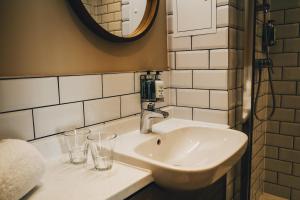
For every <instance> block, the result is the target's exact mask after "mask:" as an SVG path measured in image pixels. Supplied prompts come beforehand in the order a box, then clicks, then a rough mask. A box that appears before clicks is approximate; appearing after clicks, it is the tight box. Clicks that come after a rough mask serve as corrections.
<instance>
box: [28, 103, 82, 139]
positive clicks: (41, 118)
mask: <svg viewBox="0 0 300 200" xmlns="http://www.w3.org/2000/svg"><path fill="white" fill-rule="evenodd" d="M33 116H34V126H35V136H36V137H37V138H38V137H44V136H48V135H52V134H55V133H60V132H63V131H66V130H70V129H74V128H79V127H83V126H84V119H83V105H82V103H81V102H78V103H71V104H63V105H58V106H50V107H45V108H38V109H34V110H33Z"/></svg>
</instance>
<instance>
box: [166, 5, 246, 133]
mask: <svg viewBox="0 0 300 200" xmlns="http://www.w3.org/2000/svg"><path fill="white" fill-rule="evenodd" d="M229 10H234V9H233V7H232V6H231V5H229V1H217V31H216V33H213V34H205V35H196V36H185V37H173V34H172V33H173V27H172V20H173V14H172V1H167V17H168V57H169V59H168V60H169V67H170V68H171V89H170V91H171V96H172V101H171V105H175V106H176V107H175V110H177V109H178V112H181V113H182V117H183V118H187V119H193V120H201V121H207V122H215V123H223V124H229V125H231V126H232V127H233V126H235V122H234V120H235V119H234V118H232V117H231V116H229V112H230V111H231V110H232V111H233V108H234V107H235V103H234V104H232V103H229V98H230V97H232V96H233V95H231V96H229V94H232V93H233V94H236V91H235V88H236V72H237V70H236V65H237V51H236V50H235V49H234V48H233V46H234V45H235V43H233V41H235V40H236V38H235V36H236V34H230V33H231V32H235V33H236V32H237V31H235V29H232V28H230V26H231V25H234V24H236V23H237V22H236V18H233V17H230V15H229ZM231 41H232V42H231ZM240 81H241V80H240ZM234 97H235V96H234ZM231 100H232V101H234V102H235V98H231ZM175 112H176V111H175Z"/></svg>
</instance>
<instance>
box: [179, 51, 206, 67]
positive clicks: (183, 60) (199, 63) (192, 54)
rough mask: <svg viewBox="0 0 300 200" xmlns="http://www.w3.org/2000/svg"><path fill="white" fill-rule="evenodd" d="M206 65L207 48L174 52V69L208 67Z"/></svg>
mask: <svg viewBox="0 0 300 200" xmlns="http://www.w3.org/2000/svg"><path fill="white" fill-rule="evenodd" d="M208 65H209V52H208V51H207V50H203V51H181V52H176V69H208Z"/></svg>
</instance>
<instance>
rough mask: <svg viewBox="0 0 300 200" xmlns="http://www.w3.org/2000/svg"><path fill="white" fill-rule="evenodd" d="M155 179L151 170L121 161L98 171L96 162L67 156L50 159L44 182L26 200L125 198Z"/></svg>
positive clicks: (116, 199) (117, 199)
mask: <svg viewBox="0 0 300 200" xmlns="http://www.w3.org/2000/svg"><path fill="white" fill-rule="evenodd" d="M152 181H153V178H152V176H151V172H150V171H147V170H144V169H139V168H136V167H133V166H129V165H126V164H123V163H119V162H117V161H115V162H114V165H113V168H112V169H111V170H109V171H106V172H103V171H96V170H94V169H92V164H86V165H73V164H71V163H69V162H64V161H63V159H56V160H52V161H47V170H46V173H45V175H44V176H43V178H42V180H41V185H40V186H38V187H36V188H35V189H34V190H33V191H32V192H31V193H29V194H28V195H27V196H26V197H25V198H24V199H25V200H66V199H70V200H102V199H111V200H119V199H124V198H126V197H128V196H130V195H132V194H133V193H135V192H137V191H138V190H140V189H142V188H143V187H145V186H146V185H148V184H149V183H151V182H152Z"/></svg>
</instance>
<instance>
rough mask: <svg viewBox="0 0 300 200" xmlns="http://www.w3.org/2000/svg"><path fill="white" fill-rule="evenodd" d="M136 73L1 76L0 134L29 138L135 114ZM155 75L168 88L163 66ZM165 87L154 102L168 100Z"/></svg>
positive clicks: (166, 102) (138, 96)
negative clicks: (4, 77)
mask: <svg viewBox="0 0 300 200" xmlns="http://www.w3.org/2000/svg"><path fill="white" fill-rule="evenodd" d="M140 74H141V72H136V73H118V74H117V73H116V74H102V75H101V74H99V75H82V76H61V77H44V78H18V79H2V80H0V102H1V103H0V132H1V135H0V138H20V139H24V140H33V139H37V138H41V137H45V136H49V135H53V134H57V133H61V132H64V131H66V130H68V129H72V128H80V127H86V126H91V125H94V124H99V123H103V122H107V121H111V120H115V119H120V118H123V117H127V116H130V115H135V114H138V113H140V94H139V90H140V89H139V88H140V86H139V84H140V82H139V76H140ZM161 77H162V79H163V80H164V81H165V87H166V88H168V87H169V72H168V71H166V72H163V73H162V76H161ZM168 90H169V89H166V91H165V92H166V98H165V100H166V101H165V102H163V103H159V104H158V107H163V106H167V105H169V91H168Z"/></svg>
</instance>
